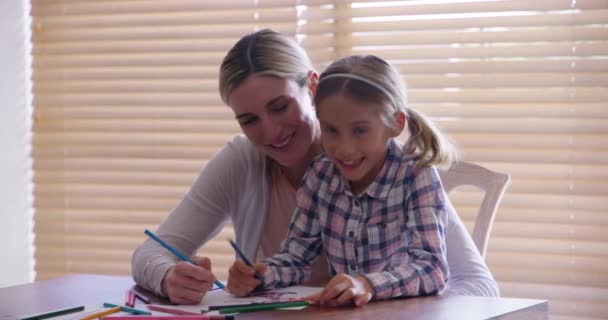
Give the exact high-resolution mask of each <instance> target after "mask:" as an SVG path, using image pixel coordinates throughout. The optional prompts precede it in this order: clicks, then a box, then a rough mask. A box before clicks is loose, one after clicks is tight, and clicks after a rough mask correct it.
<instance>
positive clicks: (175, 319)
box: [103, 314, 234, 320]
mask: <svg viewBox="0 0 608 320" xmlns="http://www.w3.org/2000/svg"><path fill="white" fill-rule="evenodd" d="M103 320H234V316H233V315H214V316H211V315H206V314H199V315H196V316H177V315H175V316H110V317H104V318H103Z"/></svg>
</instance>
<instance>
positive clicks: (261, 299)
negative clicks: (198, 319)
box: [161, 286, 323, 313]
mask: <svg viewBox="0 0 608 320" xmlns="http://www.w3.org/2000/svg"><path fill="white" fill-rule="evenodd" d="M321 290H323V288H322V287H306V286H293V287H286V288H280V289H272V290H265V291H262V292H259V293H256V294H254V295H252V296H249V297H235V296H233V295H231V294H230V293H228V292H226V291H224V290H213V291H209V292H207V294H206V295H205V297H204V298H203V301H201V303H199V304H197V305H180V306H167V305H165V306H161V307H168V308H171V309H179V310H184V311H190V312H195V313H200V312H201V310H207V309H208V308H209V306H224V305H233V304H250V303H269V302H284V301H291V300H296V299H301V298H304V297H306V296H309V295H311V294H314V293H317V292H319V291H321Z"/></svg>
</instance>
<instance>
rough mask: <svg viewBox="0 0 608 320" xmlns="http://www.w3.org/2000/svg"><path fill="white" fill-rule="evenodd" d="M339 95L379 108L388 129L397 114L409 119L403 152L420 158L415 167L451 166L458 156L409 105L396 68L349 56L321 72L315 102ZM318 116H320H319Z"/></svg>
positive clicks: (380, 61)
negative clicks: (407, 134) (401, 113)
mask: <svg viewBox="0 0 608 320" xmlns="http://www.w3.org/2000/svg"><path fill="white" fill-rule="evenodd" d="M336 94H344V95H347V96H349V97H351V98H353V99H355V100H357V101H363V102H368V103H371V104H374V105H376V106H378V110H377V111H378V113H379V115H380V117H381V119H382V121H383V122H384V123H385V124H386V125H387V126H388V127H395V126H396V123H395V114H396V113H397V112H403V113H405V115H406V118H407V130H408V133H409V137H408V140H407V142H406V144H405V146H404V150H405V151H406V152H407V153H408V154H410V155H412V156H414V158H415V159H417V160H418V161H417V163H416V168H417V169H418V168H420V167H422V166H426V165H434V166H438V167H449V166H450V164H451V163H452V162H453V161H455V160H456V158H457V157H458V155H457V152H456V148H455V146H454V144H453V143H452V141H450V139H449V138H448V137H447V136H445V135H444V134H443V133H442V132H441V131H440V130H439V129H438V128H437V127H436V126H435V125H434V124H433V122H432V121H431V120H430V119H428V118H427V117H426V116H425V115H424V114H422V113H420V112H417V111H415V110H413V109H411V108H409V107H408V106H407V94H406V91H405V84H404V82H403V81H402V80H401V76H400V74H399V72H398V71H397V69H396V68H395V67H393V66H392V65H391V64H389V63H388V62H386V61H384V60H383V59H381V58H379V57H377V56H373V55H366V56H359V55H355V56H349V57H345V58H342V59H339V60H336V61H335V62H333V63H332V64H331V65H329V67H327V69H326V70H325V71H324V72H323V73H321V76H320V77H319V84H318V86H317V92H316V94H315V98H314V103H315V106H316V107H317V108H318V106H319V104H320V102H321V101H323V100H324V99H326V98H328V97H331V96H334V95H336ZM317 114H318V113H317Z"/></svg>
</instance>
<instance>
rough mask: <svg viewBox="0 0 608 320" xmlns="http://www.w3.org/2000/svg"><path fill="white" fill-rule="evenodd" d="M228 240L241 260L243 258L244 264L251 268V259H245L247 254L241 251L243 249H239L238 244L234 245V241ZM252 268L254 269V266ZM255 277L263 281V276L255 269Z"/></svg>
mask: <svg viewBox="0 0 608 320" xmlns="http://www.w3.org/2000/svg"><path fill="white" fill-rule="evenodd" d="M229 241H230V245H231V246H232V248H234V251H236V254H238V255H239V257H240V258H241V260H243V262H245V264H247V265H248V266H250V267H252V268H253V264H252V263H251V261H249V259H247V256H246V255H245V254H244V253H243V251H241V249H240V248H239V246H237V245H236V242H234V241H233V240H229ZM253 270H255V268H254V269H253ZM255 278H256V279H258V280H260V282H262V283H264V277H262V275H260V274H259V273H258V272H257V271H256V272H255Z"/></svg>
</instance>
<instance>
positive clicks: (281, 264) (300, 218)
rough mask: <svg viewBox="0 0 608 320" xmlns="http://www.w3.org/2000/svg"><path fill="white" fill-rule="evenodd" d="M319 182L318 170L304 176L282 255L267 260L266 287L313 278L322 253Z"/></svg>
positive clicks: (282, 247)
mask: <svg viewBox="0 0 608 320" xmlns="http://www.w3.org/2000/svg"><path fill="white" fill-rule="evenodd" d="M318 181H319V179H318V177H317V173H316V172H315V168H314V167H311V168H310V169H309V170H308V171H307V173H306V174H305V175H304V178H303V182H302V184H301V185H300V188H299V189H298V191H297V193H296V203H297V205H296V209H295V212H294V214H293V216H292V219H291V222H290V224H289V231H288V233H287V239H286V240H284V241H283V242H282V243H281V250H280V251H279V253H277V254H275V255H274V256H272V257H269V258H267V259H265V260H264V262H265V263H266V266H267V267H268V268H267V269H266V272H265V273H264V286H265V287H267V288H271V287H286V286H291V285H297V284H299V283H301V282H302V281H304V280H306V279H307V278H309V277H310V273H311V271H312V264H313V263H314V261H315V260H316V258H317V257H318V255H319V253H320V250H321V228H320V226H319V221H318V218H317V215H316V207H317V203H318V198H317V194H316V191H317V189H318V183H319V182H318Z"/></svg>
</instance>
